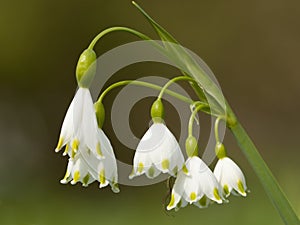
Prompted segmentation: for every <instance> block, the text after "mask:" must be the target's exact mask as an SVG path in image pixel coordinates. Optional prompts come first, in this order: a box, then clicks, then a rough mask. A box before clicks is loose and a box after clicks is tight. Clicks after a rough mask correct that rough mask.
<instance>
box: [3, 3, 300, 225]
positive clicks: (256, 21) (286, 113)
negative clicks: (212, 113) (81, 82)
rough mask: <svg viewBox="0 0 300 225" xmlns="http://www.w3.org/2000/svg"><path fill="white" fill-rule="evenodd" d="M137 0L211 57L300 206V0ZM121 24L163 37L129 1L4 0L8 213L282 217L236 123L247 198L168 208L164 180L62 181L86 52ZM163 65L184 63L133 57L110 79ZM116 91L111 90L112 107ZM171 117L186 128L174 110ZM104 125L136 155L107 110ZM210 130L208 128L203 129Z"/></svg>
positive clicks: (116, 40)
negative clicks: (65, 124) (66, 135)
mask: <svg viewBox="0 0 300 225" xmlns="http://www.w3.org/2000/svg"><path fill="white" fill-rule="evenodd" d="M138 3H140V4H141V5H142V6H143V7H144V9H145V10H146V11H147V12H148V13H149V14H150V15H152V17H153V18H154V19H156V20H157V21H158V22H159V23H160V24H161V25H163V26H164V27H165V28H166V29H167V30H168V31H169V32H170V33H172V34H173V35H174V36H175V37H176V38H177V40H178V41H179V42H180V43H181V44H183V45H184V46H185V47H188V48H190V49H192V50H193V51H194V52H196V53H197V54H198V55H199V56H200V57H202V59H204V60H205V61H206V63H207V64H208V65H209V66H210V67H211V69H212V70H213V71H214V73H215V75H216V76H217V78H218V80H219V83H220V84H221V86H222V89H223V92H224V93H225V96H226V97H227V98H228V100H229V102H230V104H231V105H232V107H233V108H234V110H235V112H236V113H237V115H238V117H239V119H240V121H241V122H242V124H243V125H244V126H245V128H246V129H247V131H248V132H249V134H250V136H251V137H252V138H253V140H254V142H255V143H256V145H257V147H258V149H259V150H260V152H261V154H262V156H263V157H264V159H265V160H266V162H267V164H268V165H269V167H270V168H271V170H272V171H273V172H274V175H275V177H276V178H277V179H278V181H279V182H280V184H281V186H282V188H283V190H284V191H285V193H286V195H287V196H288V198H289V199H290V201H291V203H292V205H293V206H294V208H295V210H296V211H297V213H298V215H300V197H299V189H300V181H299V169H300V167H299V156H300V153H299V150H300V149H299V134H300V129H299V111H300V103H299V98H300V91H299V87H300V84H299V82H300V78H299V52H300V29H299V27H300V3H299V1H296V0H273V1H271V0H264V1H260V0H254V1H237V0H232V1H198V0H188V1H178V0H175V1H174V0H164V1H158V0H151V1H150V0H143V1H138ZM113 25H127V26H130V27H133V28H136V29H138V30H140V31H142V32H144V33H146V34H148V35H150V36H152V37H154V38H157V36H156V35H155V33H154V31H153V30H152V28H151V26H150V25H149V24H148V23H147V21H146V20H145V19H144V18H143V16H142V15H141V14H140V13H139V12H138V11H137V10H136V9H135V8H134V7H133V6H132V5H131V3H130V1H129V0H128V1H127V0H111V1H103V0H98V1H93V0H88V1H77V0H73V1H69V0H65V1H55V0H54V1H45V0H27V1H20V0H12V1H3V2H2V3H1V7H0V27H1V35H0V46H1V54H0V82H1V88H0V107H1V110H0V118H1V119H0V121H1V122H0V144H1V148H0V152H1V153H0V154H1V157H0V180H1V181H0V224H3V225H33V224H34V225H48V224H73V225H76V224H86V225H88V224H100V223H101V224H104V223H106V224H117V223H120V224H182V223H184V224H200V223H201V224H204V223H205V224H216V223H220V222H221V223H222V224H241V223H242V224H245V225H246V224H264V223H269V224H283V223H282V222H281V220H280V217H279V216H278V214H277V212H276V211H275V209H274V208H273V206H272V205H271V203H270V201H269V200H268V198H267V197H266V194H265V193H264V191H263V189H262V186H261V184H260V183H259V181H258V179H257V177H256V176H255V174H254V173H253V171H252V169H251V168H250V166H249V164H248V162H247V161H246V159H245V158H244V156H243V155H242V153H241V152H240V151H239V149H238V147H237V145H236V143H235V140H234V139H233V137H232V135H231V134H230V133H229V132H227V134H226V141H225V142H226V145H227V148H228V151H229V154H230V155H231V156H232V157H233V158H234V159H235V160H236V161H237V162H238V164H239V165H240V166H241V167H242V168H243V170H244V173H245V174H246V178H247V182H248V186H249V188H250V190H251V193H250V194H249V195H248V197H247V198H246V199H245V198H241V197H234V196H232V197H231V198H230V204H225V205H212V206H211V207H209V208H208V209H203V210H200V209H198V208H196V207H193V206H191V207H187V208H185V209H182V210H180V211H179V212H177V213H174V212H170V213H166V211H165V210H164V208H163V202H164V198H165V197H166V193H167V188H166V184H165V183H159V184H155V185H152V186H146V187H126V186H122V185H121V193H120V194H118V195H116V194H113V193H112V192H111V191H110V188H106V189H101V190H100V189H98V187H97V185H96V184H93V185H91V186H89V187H88V188H83V187H81V186H80V185H76V186H71V185H61V184H59V180H60V179H61V178H62V176H63V175H64V172H65V167H66V163H67V159H66V158H64V157H62V156H61V155H60V154H55V153H54V148H55V146H56V143H57V139H58V135H59V131H60V126H61V122H62V120H63V118H64V114H65V111H66V109H67V107H68V104H69V103H70V101H71V99H72V97H73V94H74V91H75V90H76V82H75V76H74V72H75V66H76V62H77V59H78V57H79V54H80V53H81V51H82V50H83V49H84V48H86V47H87V45H88V43H89V42H90V41H91V39H92V38H93V37H94V36H95V35H96V34H97V33H98V32H99V31H101V30H103V29H104V28H107V27H109V26H113ZM136 40H138V39H137V38H135V37H133V36H131V35H130V34H124V33H121V32H119V33H114V34H112V35H110V36H107V37H105V38H104V39H103V40H102V41H101V42H100V43H98V44H97V46H96V51H97V53H98V55H100V54H102V53H104V52H106V51H108V50H109V49H111V48H113V47H116V46H118V45H120V44H124V43H127V42H129V41H136ZM157 73H161V74H166V75H170V74H174V73H176V70H174V69H173V68H169V67H168V66H165V65H156V64H154V63H152V64H147V63H145V64H141V65H134V66H132V67H128V68H125V69H124V70H122V71H120V72H118V73H117V74H116V75H115V76H114V77H113V78H112V80H111V82H112V81H116V80H121V79H126V78H133V77H134V76H140V75H147V74H149V75H152V74H157ZM177 74H179V73H178V72H177ZM116 93H117V92H116V91H115V92H113V93H112V95H111V96H110V97H109V98H108V99H106V102H105V104H106V105H107V108H108V113H109V107H110V105H111V102H112V101H113V97H114V95H115V94H116ZM150 103H151V101H150V100H145V101H142V102H141V103H139V104H138V105H137V108H136V109H135V110H133V113H136V116H132V118H133V120H134V121H130V123H131V125H132V129H133V131H134V132H135V133H136V135H140V136H141V135H142V134H143V132H144V131H145V129H146V128H147V126H148V121H149V119H150V117H149V115H148V114H149V113H148V111H145V109H147V107H150ZM139 107H140V108H139ZM141 109H143V111H141ZM139 110H140V111H141V112H143V113H140V111H139ZM172 119H173V120H175V119H176V116H175V117H174V118H173V117H172V116H170V117H169V120H170V121H172ZM169 124H170V128H171V129H172V130H173V131H174V132H175V134H176V135H178V134H177V133H176V131H177V130H178V129H177V125H176V120H175V122H173V123H172V122H170V123H169ZM104 128H105V129H106V131H107V134H108V135H109V136H110V137H111V140H112V142H113V145H114V147H115V149H116V154H117V156H118V157H119V158H120V159H121V160H124V161H130V160H131V159H132V156H133V153H134V152H133V151H132V150H128V149H126V147H124V146H122V144H121V143H118V141H117V140H116V138H115V136H114V133H113V131H112V129H111V127H110V123H109V120H108V121H107V122H106V124H105V127H104ZM202 132H203V135H204V136H205V133H206V131H205V129H202Z"/></svg>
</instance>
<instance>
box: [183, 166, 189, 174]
mask: <svg viewBox="0 0 300 225" xmlns="http://www.w3.org/2000/svg"><path fill="white" fill-rule="evenodd" d="M182 171H183V172H184V173H185V174H188V173H189V170H188V169H187V168H186V165H183V167H182Z"/></svg>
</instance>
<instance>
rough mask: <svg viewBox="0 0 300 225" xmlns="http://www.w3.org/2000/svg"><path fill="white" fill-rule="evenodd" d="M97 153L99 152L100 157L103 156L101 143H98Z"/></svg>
mask: <svg viewBox="0 0 300 225" xmlns="http://www.w3.org/2000/svg"><path fill="white" fill-rule="evenodd" d="M96 151H97V153H98V155H100V156H103V154H102V151H101V146H100V143H99V142H98V143H97V146H96Z"/></svg>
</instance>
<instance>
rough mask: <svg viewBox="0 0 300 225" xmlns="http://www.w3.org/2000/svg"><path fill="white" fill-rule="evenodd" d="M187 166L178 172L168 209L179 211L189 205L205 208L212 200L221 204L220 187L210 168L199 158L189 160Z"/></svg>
mask: <svg viewBox="0 0 300 225" xmlns="http://www.w3.org/2000/svg"><path fill="white" fill-rule="evenodd" d="M185 166H186V167H185V169H183V170H181V171H179V172H178V176H177V178H176V180H175V184H174V186H173V189H172V193H171V201H170V203H169V205H168V206H167V209H168V210H171V209H173V208H175V209H179V208H180V207H185V206H186V205H187V204H188V203H190V204H194V205H196V206H198V207H199V208H203V207H207V206H208V204H209V202H210V200H213V201H215V202H217V203H219V204H221V203H222V199H221V197H220V194H219V193H220V185H219V183H218V181H217V179H216V178H215V176H214V174H213V173H212V171H211V170H210V169H209V168H208V166H207V165H206V164H205V163H204V162H203V161H202V160H201V159H200V158H199V157H197V156H193V157H190V158H188V159H187V161H186V164H185Z"/></svg>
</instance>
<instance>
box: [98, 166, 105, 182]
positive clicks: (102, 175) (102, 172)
mask: <svg viewBox="0 0 300 225" xmlns="http://www.w3.org/2000/svg"><path fill="white" fill-rule="evenodd" d="M99 181H100V183H101V184H105V181H106V178H105V170H104V169H103V170H101V171H100V174H99Z"/></svg>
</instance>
